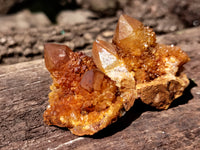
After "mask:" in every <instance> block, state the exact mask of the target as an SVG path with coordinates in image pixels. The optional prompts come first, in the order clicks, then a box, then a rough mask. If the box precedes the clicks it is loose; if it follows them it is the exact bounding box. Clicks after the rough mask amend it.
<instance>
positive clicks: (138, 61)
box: [113, 15, 189, 83]
mask: <svg viewBox="0 0 200 150" xmlns="http://www.w3.org/2000/svg"><path fill="white" fill-rule="evenodd" d="M113 43H114V44H115V45H116V46H117V49H116V51H117V53H118V55H119V56H120V58H122V59H123V60H124V62H125V63H126V66H127V68H128V70H129V71H134V72H135V79H136V81H137V82H138V83H144V82H146V81H151V80H153V79H155V78H157V77H159V76H161V75H164V74H166V73H169V72H170V73H173V74H176V73H177V71H178V68H180V67H181V66H182V65H183V64H185V63H186V62H187V61H189V58H188V56H187V54H186V53H185V52H183V51H182V50H181V49H180V48H179V47H176V46H166V45H160V44H157V43H156V36H155V33H154V32H153V30H152V29H151V28H149V27H144V26H143V24H142V23H141V22H139V21H137V20H135V19H133V18H131V17H129V16H127V15H121V16H120V18H119V21H118V24H117V28H116V30H115V33H114V37H113Z"/></svg>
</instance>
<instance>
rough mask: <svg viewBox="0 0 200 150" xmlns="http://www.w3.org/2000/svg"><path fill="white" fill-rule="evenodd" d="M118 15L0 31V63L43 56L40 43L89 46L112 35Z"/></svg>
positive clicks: (81, 47)
mask: <svg viewBox="0 0 200 150" xmlns="http://www.w3.org/2000/svg"><path fill="white" fill-rule="evenodd" d="M116 23H117V18H116V17H115V18H107V19H99V20H96V21H91V22H90V23H82V24H77V25H74V26H70V25H66V26H50V27H43V28H42V27H41V28H30V29H28V30H26V31H24V30H14V31H5V32H0V49H1V51H0V65H1V64H13V63H17V62H24V61H28V60H29V61H30V60H33V59H38V58H42V54H43V43H44V42H57V43H63V44H67V45H68V46H69V47H70V48H71V49H72V50H76V51H79V50H83V49H86V50H87V49H90V48H92V43H93V41H94V40H95V39H96V38H98V39H105V40H108V39H110V40H111V38H112V35H113V31H114V29H115V26H116Z"/></svg>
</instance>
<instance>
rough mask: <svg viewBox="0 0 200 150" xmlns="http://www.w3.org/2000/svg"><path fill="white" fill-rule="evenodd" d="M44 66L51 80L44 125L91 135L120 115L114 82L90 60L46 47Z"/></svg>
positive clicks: (57, 47)
mask: <svg viewBox="0 0 200 150" xmlns="http://www.w3.org/2000/svg"><path fill="white" fill-rule="evenodd" d="M60 56H62V57H60ZM45 64H46V67H47V68H48V70H49V71H50V73H51V76H52V79H53V84H52V85H51V90H52V91H51V93H50V94H49V105H48V106H47V109H46V111H45V112H44V121H45V123H46V124H48V125H57V126H60V127H67V128H69V129H70V130H71V132H72V133H74V134H76V135H92V134H94V133H96V132H98V131H99V130H101V129H103V128H105V127H106V126H107V125H109V124H110V123H112V122H113V121H115V120H116V119H117V118H118V117H120V116H121V115H122V110H123V99H122V98H121V97H120V96H119V95H118V94H117V93H119V92H118V88H117V87H116V86H115V82H114V81H112V80H110V78H109V77H107V76H106V75H104V74H103V73H102V72H101V71H99V70H98V69H97V68H96V66H95V65H94V62H93V60H92V58H90V57H88V56H86V55H84V54H82V53H79V52H77V53H74V52H72V51H71V50H70V49H69V48H68V47H67V46H65V45H58V44H46V45H45Z"/></svg>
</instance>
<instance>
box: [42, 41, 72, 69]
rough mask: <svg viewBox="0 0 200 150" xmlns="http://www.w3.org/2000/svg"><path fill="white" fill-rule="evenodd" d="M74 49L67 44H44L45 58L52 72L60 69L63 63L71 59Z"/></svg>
mask: <svg viewBox="0 0 200 150" xmlns="http://www.w3.org/2000/svg"><path fill="white" fill-rule="evenodd" d="M70 52H72V50H71V49H70V48H69V47H67V46H66V45H60V44H55V43H46V44H45V45H44V58H45V65H46V67H47V69H48V70H49V71H50V72H51V71H54V70H60V69H61V68H62V65H63V64H65V63H66V62H67V61H68V60H69V54H70Z"/></svg>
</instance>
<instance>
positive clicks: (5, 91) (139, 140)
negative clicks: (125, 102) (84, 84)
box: [0, 28, 200, 150]
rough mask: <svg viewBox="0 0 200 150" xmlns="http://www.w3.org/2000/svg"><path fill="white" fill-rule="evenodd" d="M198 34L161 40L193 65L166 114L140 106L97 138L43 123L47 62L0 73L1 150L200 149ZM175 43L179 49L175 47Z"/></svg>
mask: <svg viewBox="0 0 200 150" xmlns="http://www.w3.org/2000/svg"><path fill="white" fill-rule="evenodd" d="M199 30H200V28H193V29H189V30H185V31H181V32H177V33H173V34H168V35H164V36H162V37H159V38H158V40H159V42H162V43H168V44H178V45H179V46H181V48H182V49H183V50H185V51H187V53H188V54H189V56H190V58H191V61H190V62H189V63H188V64H186V65H185V71H184V72H185V73H186V74H187V75H188V77H189V78H190V79H191V83H190V85H189V87H188V88H187V89H186V90H185V93H184V95H183V96H182V97H180V98H179V99H177V100H176V101H174V103H173V104H172V106H171V107H170V108H169V109H168V110H164V111H156V110H155V109H153V108H151V107H149V106H147V105H144V104H142V103H141V102H140V101H139V100H138V101H136V103H135V105H134V106H133V108H132V109H131V110H130V111H129V112H127V114H126V115H125V116H124V117H122V118H121V119H119V120H118V121H117V122H116V123H114V124H112V125H110V126H109V127H107V128H106V129H104V130H102V131H100V132H99V133H97V134H95V135H94V136H85V137H77V136H75V135H73V134H71V132H70V131H68V130H67V129H64V128H58V127H55V126H47V125H45V124H44V123H43V117H42V115H43V111H44V110H45V107H46V106H47V104H48V93H49V92H50V90H49V85H50V84H51V82H52V81H51V79H50V76H49V73H48V72H47V70H46V69H45V66H44V62H43V60H35V61H31V62H25V63H19V64H15V65H9V66H1V67H0V149H2V150H4V149H5V150H7V149H55V150H56V149H80V150H84V149H137V150H138V149H200V88H199V87H198V86H197V85H200V65H199V64H200V53H199V47H200V43H199V40H200V35H199V34H198V32H199ZM174 42H175V43H174Z"/></svg>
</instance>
